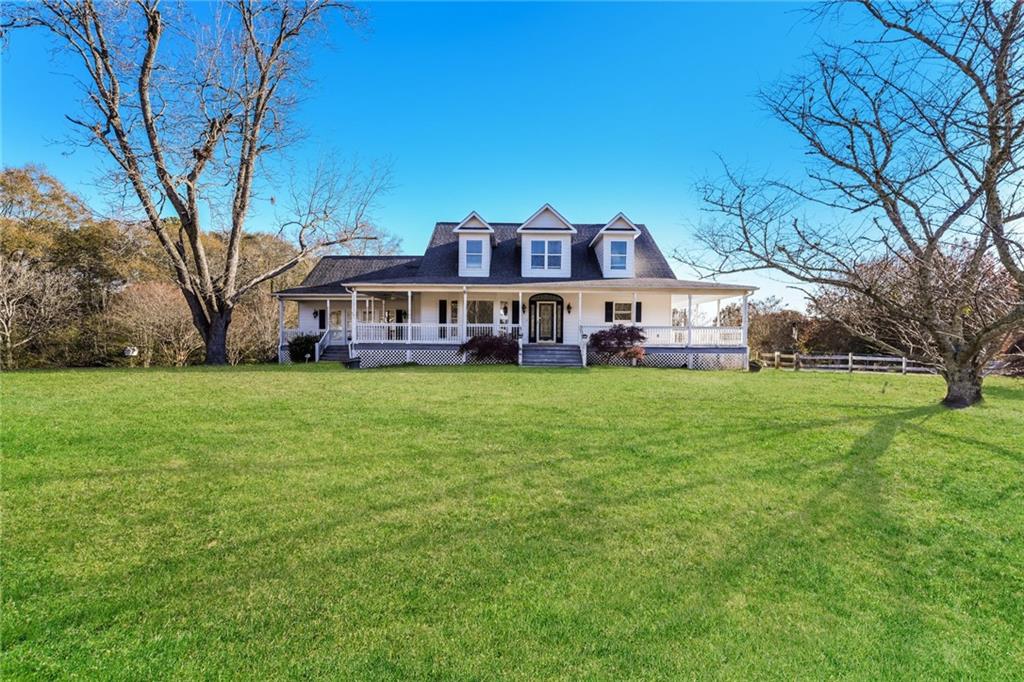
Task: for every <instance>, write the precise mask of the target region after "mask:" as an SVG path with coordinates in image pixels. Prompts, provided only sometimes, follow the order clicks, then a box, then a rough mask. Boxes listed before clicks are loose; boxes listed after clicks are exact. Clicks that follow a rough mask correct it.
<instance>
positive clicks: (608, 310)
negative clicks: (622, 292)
mask: <svg viewBox="0 0 1024 682" xmlns="http://www.w3.org/2000/svg"><path fill="white" fill-rule="evenodd" d="M614 316H615V304H614V303H612V302H611V301H605V302H604V321H605V322H611V321H612V319H613V317H614Z"/></svg>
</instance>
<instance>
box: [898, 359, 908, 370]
mask: <svg viewBox="0 0 1024 682" xmlns="http://www.w3.org/2000/svg"><path fill="white" fill-rule="evenodd" d="M900 359H901V360H902V361H903V374H906V373H907V359H906V358H905V357H904V358H900Z"/></svg>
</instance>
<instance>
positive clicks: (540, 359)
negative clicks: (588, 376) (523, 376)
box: [523, 343, 583, 367]
mask: <svg viewBox="0 0 1024 682" xmlns="http://www.w3.org/2000/svg"><path fill="white" fill-rule="evenodd" d="M523 366H524V367H582V366H583V361H582V359H581V358H580V349H579V347H578V346H565V345H551V346H549V345H546V344H540V343H528V344H524V345H523Z"/></svg>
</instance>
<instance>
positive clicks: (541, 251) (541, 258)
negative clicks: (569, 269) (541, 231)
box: [530, 239, 562, 270]
mask: <svg viewBox="0 0 1024 682" xmlns="http://www.w3.org/2000/svg"><path fill="white" fill-rule="evenodd" d="M530 267H531V268H532V269H534V270H561V269H562V242H561V241H560V240H558V239H534V240H532V241H531V242H530Z"/></svg>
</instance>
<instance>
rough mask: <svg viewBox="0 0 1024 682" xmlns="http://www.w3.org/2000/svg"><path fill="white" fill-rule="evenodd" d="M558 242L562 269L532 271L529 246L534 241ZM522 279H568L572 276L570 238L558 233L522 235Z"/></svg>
mask: <svg viewBox="0 0 1024 682" xmlns="http://www.w3.org/2000/svg"><path fill="white" fill-rule="evenodd" d="M535 240H539V241H558V242H561V243H562V267H561V268H560V269H558V270H547V269H544V270H534V269H533V268H531V267H530V253H531V249H532V248H533V247H532V246H531V244H532V243H533V242H534V241H535ZM520 250H521V251H522V276H523V277H569V276H570V275H571V274H572V237H571V236H570V235H562V234H558V233H547V234H537V235H531V234H524V235H523V244H522V249H520Z"/></svg>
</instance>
